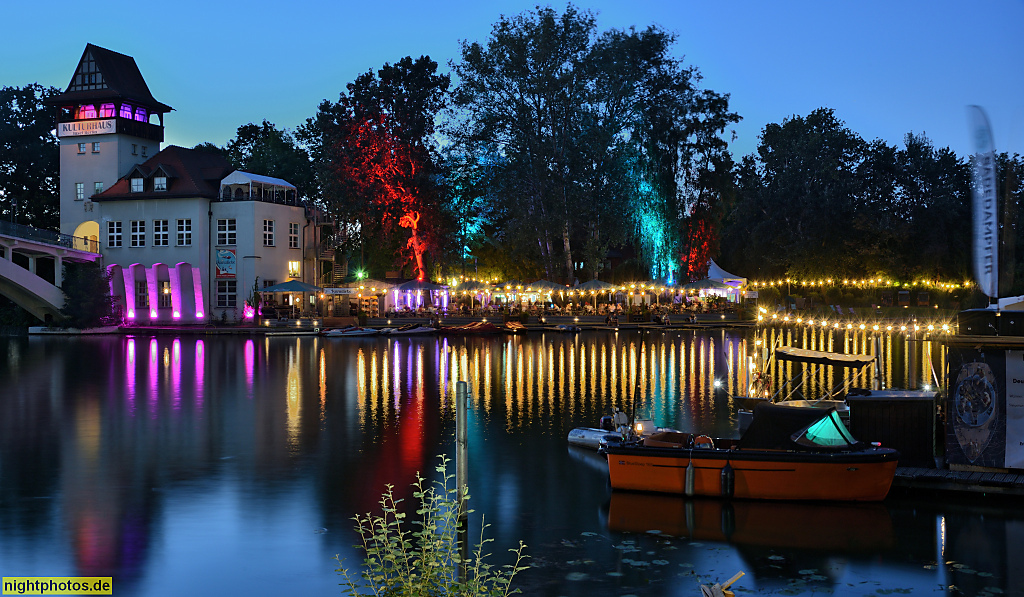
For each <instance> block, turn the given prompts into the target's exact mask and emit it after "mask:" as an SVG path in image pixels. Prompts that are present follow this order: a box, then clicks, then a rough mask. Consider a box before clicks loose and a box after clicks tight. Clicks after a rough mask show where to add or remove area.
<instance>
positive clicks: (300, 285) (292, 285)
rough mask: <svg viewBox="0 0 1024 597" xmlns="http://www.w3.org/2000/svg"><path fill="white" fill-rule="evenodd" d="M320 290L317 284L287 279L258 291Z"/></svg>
mask: <svg viewBox="0 0 1024 597" xmlns="http://www.w3.org/2000/svg"><path fill="white" fill-rule="evenodd" d="M320 290H321V288H320V287H319V286H313V285H312V284H306V283H305V282H300V281H298V280H288V281H287V282H281V283H280V284H274V285H273V286H268V287H266V288H263V289H262V290H260V292H320Z"/></svg>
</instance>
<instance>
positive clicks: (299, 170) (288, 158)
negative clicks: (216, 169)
mask: <svg viewBox="0 0 1024 597" xmlns="http://www.w3.org/2000/svg"><path fill="white" fill-rule="evenodd" d="M197 148H200V147H198V146H197ZM203 148H204V149H205V147H203ZM211 149H214V150H215V149H216V146H213V147H212V148H211ZM223 152H224V153H225V154H226V156H227V158H228V160H229V161H230V162H231V164H232V165H233V166H234V167H235V168H237V169H239V170H244V171H246V172H252V173H253V174H263V175H266V176H273V177H275V178H280V179H283V180H286V181H288V182H290V183H292V184H293V185H295V188H296V190H297V193H298V196H299V197H301V198H303V199H306V200H309V201H314V202H315V201H318V200H319V199H320V188H319V185H318V184H317V178H316V173H315V170H314V167H313V163H312V162H311V161H310V156H309V153H308V152H307V151H306V149H305V148H303V147H301V146H299V144H298V143H297V141H296V139H295V137H294V136H293V135H292V133H290V132H289V131H288V130H287V129H284V130H280V129H278V128H277V127H276V126H274V123H272V122H267V121H266V120H264V121H263V122H262V123H261V124H253V123H251V122H250V123H249V124H244V125H242V126H240V127H238V130H237V132H236V133H235V137H234V138H233V139H231V140H230V141H228V144H227V146H225V148H224V150H223Z"/></svg>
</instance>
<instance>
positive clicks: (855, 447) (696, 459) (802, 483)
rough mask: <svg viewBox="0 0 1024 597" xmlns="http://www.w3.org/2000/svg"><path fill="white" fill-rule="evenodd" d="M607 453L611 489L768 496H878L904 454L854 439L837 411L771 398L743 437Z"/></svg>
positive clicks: (685, 437) (616, 447)
mask: <svg viewBox="0 0 1024 597" xmlns="http://www.w3.org/2000/svg"><path fill="white" fill-rule="evenodd" d="M604 450H605V452H606V454H607V456H608V475H609V478H610V480H611V486H612V489H627V490H632V491H652V492H658V493H672V494H677V495H686V496H721V497H734V498H741V499H763V500H821V501H880V500H883V499H885V496H886V494H887V493H889V486H890V485H892V479H893V476H894V475H895V474H896V463H897V460H898V459H899V452H897V451H896V450H893V449H892V448H883V447H881V446H879V445H877V444H865V443H863V442H858V441H857V440H855V439H854V438H853V436H851V435H850V432H849V430H847V429H846V426H845V425H843V422H842V420H840V418H839V415H838V413H837V412H836V411H835V409H814V408H801V407H794V406H784V405H777V404H768V403H764V404H759V405H757V407H756V408H755V409H754V419H753V421H752V422H751V424H750V427H749V428H748V429H747V431H746V432H745V433H744V434H743V437H741V438H740V439H738V440H735V439H712V438H710V437H708V436H706V435H694V434H689V433H678V432H666V433H660V434H655V435H652V436H650V437H648V438H644V439H641V440H635V441H626V442H616V441H609V442H608V444H607V446H606V447H605V448H604Z"/></svg>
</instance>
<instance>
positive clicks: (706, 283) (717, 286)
mask: <svg viewBox="0 0 1024 597" xmlns="http://www.w3.org/2000/svg"><path fill="white" fill-rule="evenodd" d="M681 288H682V289H683V290H734V289H733V287H732V286H729V285H728V284H725V283H723V282H717V281H715V280H711V279H710V278H704V279H703V280H697V281H696V282H690V283H689V284H683V285H682V287H681Z"/></svg>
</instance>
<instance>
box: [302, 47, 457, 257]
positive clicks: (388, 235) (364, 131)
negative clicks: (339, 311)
mask: <svg viewBox="0 0 1024 597" xmlns="http://www.w3.org/2000/svg"><path fill="white" fill-rule="evenodd" d="M449 84H450V81H449V77H448V76H447V75H438V74H437V63H436V62H434V61H433V60H431V59H430V58H429V57H428V56H421V57H419V58H417V59H413V58H411V57H405V58H402V59H401V60H399V61H398V62H397V63H396V64H394V65H392V64H385V65H384V66H383V67H382V68H381V69H380V70H378V71H377V72H376V73H375V72H373V71H368V72H366V73H364V74H362V75H360V76H359V77H357V78H356V80H355V81H354V82H352V83H349V84H348V85H347V86H346V91H345V92H342V94H341V96H340V98H339V100H338V101H337V102H329V101H324V102H322V103H321V104H320V107H319V110H318V112H317V114H316V116H314V117H313V118H310V119H308V120H307V121H306V123H305V124H304V125H303V126H301V127H300V128H299V132H298V137H299V139H300V140H301V141H302V142H303V143H304V144H305V145H306V146H307V147H308V148H309V149H310V152H311V154H312V155H313V156H314V159H315V160H316V161H317V162H318V171H317V176H318V178H319V180H320V182H321V186H322V189H323V193H324V199H325V203H326V204H327V205H328V208H329V209H330V210H331V211H332V213H333V214H335V216H336V217H337V218H338V219H339V221H340V222H341V228H342V231H343V232H344V233H345V238H343V239H341V240H342V241H343V242H344V241H347V245H348V248H349V249H350V250H354V249H356V248H358V249H359V250H360V252H361V253H363V252H370V253H373V254H375V255H371V256H370V260H371V261H373V260H374V257H375V256H376V257H378V258H379V256H380V255H381V253H382V252H384V251H393V252H395V253H397V255H396V256H395V258H394V259H393V260H392V262H396V261H397V263H407V262H412V263H414V267H415V268H416V269H417V270H418V271H417V275H421V276H422V275H425V274H426V272H425V270H426V269H427V265H426V260H425V259H426V257H428V256H433V257H437V256H439V255H440V252H441V245H442V243H441V241H440V239H441V238H442V237H443V236H445V235H446V233H447V227H448V222H449V219H448V218H447V215H446V214H445V213H444V211H443V209H442V205H441V197H442V191H441V189H440V188H439V182H440V180H439V177H438V169H437V160H438V158H437V147H436V145H437V144H436V141H435V139H434V120H435V118H436V116H437V113H438V112H439V111H440V110H441V108H442V107H443V106H444V102H445V100H446V97H447V90H448V86H449ZM400 230H404V231H405V233H406V234H408V238H407V239H400V238H399V235H398V234H397V233H398V231H400ZM368 238H375V239H377V241H378V242H376V243H374V244H373V245H372V246H367V244H366V243H365V241H366V239H368Z"/></svg>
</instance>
